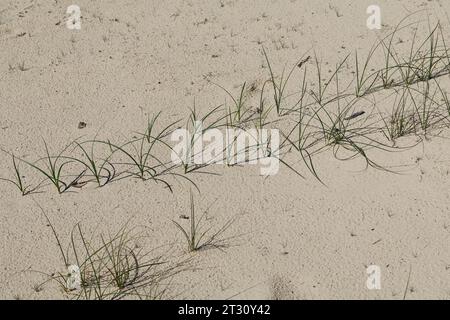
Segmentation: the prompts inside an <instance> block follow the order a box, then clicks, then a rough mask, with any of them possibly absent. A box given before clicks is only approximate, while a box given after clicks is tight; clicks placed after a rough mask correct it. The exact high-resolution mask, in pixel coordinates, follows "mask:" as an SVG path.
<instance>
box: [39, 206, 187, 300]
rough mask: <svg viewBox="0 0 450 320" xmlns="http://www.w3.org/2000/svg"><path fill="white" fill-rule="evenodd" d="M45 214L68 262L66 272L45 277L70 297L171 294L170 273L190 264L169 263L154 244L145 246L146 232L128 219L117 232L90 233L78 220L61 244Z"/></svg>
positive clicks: (100, 298) (102, 297) (121, 296)
mask: <svg viewBox="0 0 450 320" xmlns="http://www.w3.org/2000/svg"><path fill="white" fill-rule="evenodd" d="M44 214H45V213H44ZM45 217H46V219H47V221H48V224H49V226H50V227H51V229H52V233H53V236H54V237H55V239H56V242H57V245H58V247H59V251H60V254H61V258H62V262H63V264H64V267H65V268H67V271H66V272H61V271H59V272H55V273H53V274H51V275H48V276H49V279H48V280H47V281H46V282H53V283H56V284H57V285H58V286H59V287H60V288H61V289H62V292H63V293H64V295H65V297H67V298H69V299H76V300H121V299H131V298H133V299H146V300H147V299H152V300H153V299H162V298H167V294H168V290H169V285H170V282H171V279H173V277H174V276H176V275H177V274H179V273H180V272H182V271H184V270H186V268H187V263H188V261H182V262H176V263H171V262H169V261H168V260H167V259H166V258H164V256H162V255H157V256H155V253H154V252H153V251H152V250H151V251H145V249H144V248H143V247H141V246H139V245H138V244H137V242H138V241H141V240H143V239H145V238H146V236H144V235H142V234H141V233H140V232H139V231H138V230H137V228H131V229H130V228H128V227H127V225H125V226H124V227H122V228H120V229H119V230H118V231H117V232H116V233H113V234H109V233H108V234H107V235H103V234H100V235H98V236H97V237H88V236H87V234H86V232H85V231H84V230H83V228H82V227H81V224H77V225H76V226H75V228H74V229H73V230H72V232H71V233H70V243H69V245H68V246H67V248H66V249H63V246H62V243H61V241H60V238H59V236H58V234H57V232H56V230H55V228H54V227H53V225H52V224H51V222H50V220H49V218H48V217H47V215H45Z"/></svg>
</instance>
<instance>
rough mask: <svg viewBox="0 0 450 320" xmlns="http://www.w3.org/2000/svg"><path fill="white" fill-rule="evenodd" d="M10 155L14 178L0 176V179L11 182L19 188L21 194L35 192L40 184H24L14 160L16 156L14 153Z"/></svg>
mask: <svg viewBox="0 0 450 320" xmlns="http://www.w3.org/2000/svg"><path fill="white" fill-rule="evenodd" d="M11 157H12V163H13V167H14V179H6V178H0V180H3V181H6V182H9V183H12V184H13V185H15V186H16V187H17V189H19V191H20V192H21V193H22V196H26V195H29V194H33V193H36V192H37V189H38V188H39V186H40V184H39V185H37V186H35V187H31V186H29V185H26V184H25V182H24V177H23V176H22V174H21V172H20V167H19V165H18V164H17V162H16V157H15V156H14V155H11Z"/></svg>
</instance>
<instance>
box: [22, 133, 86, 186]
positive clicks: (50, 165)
mask: <svg viewBox="0 0 450 320" xmlns="http://www.w3.org/2000/svg"><path fill="white" fill-rule="evenodd" d="M70 145H72V143H70V144H68V145H67V146H66V147H65V148H64V149H63V150H62V151H61V152H60V153H59V154H58V155H57V156H51V155H50V151H49V149H48V146H47V143H46V142H45V140H44V149H45V156H44V157H42V158H40V159H39V160H38V161H36V162H34V163H32V162H29V161H27V160H24V159H20V160H21V161H22V162H24V163H26V164H28V165H29V166H30V167H32V168H34V169H36V170H37V171H38V172H40V173H41V174H42V175H43V176H44V179H46V180H48V181H49V182H50V183H51V184H52V185H53V186H54V187H55V188H56V190H57V191H58V193H60V194H61V193H64V192H65V191H67V190H68V189H69V188H71V187H72V186H75V185H77V183H78V181H79V179H80V178H81V177H82V176H83V175H84V171H83V172H81V173H80V174H78V175H77V176H76V177H75V178H74V179H72V180H70V182H65V181H63V175H62V172H63V169H64V167H66V166H67V165H68V164H69V163H71V162H73V160H67V157H65V156H63V154H64V152H65V151H66V150H67V149H68V148H69V147H70ZM39 162H44V165H38V163H39Z"/></svg>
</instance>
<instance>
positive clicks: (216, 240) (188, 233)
mask: <svg viewBox="0 0 450 320" xmlns="http://www.w3.org/2000/svg"><path fill="white" fill-rule="evenodd" d="M190 201H191V207H190V208H191V214H190V217H189V220H190V226H189V229H185V228H183V227H182V226H181V225H180V224H179V223H178V222H176V221H175V220H172V222H173V223H174V225H175V226H176V227H177V228H178V230H180V231H181V233H182V234H183V236H184V238H185V240H186V243H187V249H188V251H189V252H193V251H199V250H202V249H207V248H217V249H221V248H224V247H225V246H226V244H225V240H226V239H223V238H221V236H222V235H223V233H224V232H225V231H226V230H227V229H228V228H229V227H230V226H231V224H232V223H233V219H230V220H228V222H227V223H225V224H224V225H223V226H222V227H221V228H220V229H218V230H217V231H215V232H211V228H208V229H206V230H203V228H202V225H201V224H202V222H203V218H204V217H205V215H206V212H205V213H204V214H203V215H202V216H201V217H200V219H198V221H197V220H196V217H195V204H194V196H193V194H192V192H190Z"/></svg>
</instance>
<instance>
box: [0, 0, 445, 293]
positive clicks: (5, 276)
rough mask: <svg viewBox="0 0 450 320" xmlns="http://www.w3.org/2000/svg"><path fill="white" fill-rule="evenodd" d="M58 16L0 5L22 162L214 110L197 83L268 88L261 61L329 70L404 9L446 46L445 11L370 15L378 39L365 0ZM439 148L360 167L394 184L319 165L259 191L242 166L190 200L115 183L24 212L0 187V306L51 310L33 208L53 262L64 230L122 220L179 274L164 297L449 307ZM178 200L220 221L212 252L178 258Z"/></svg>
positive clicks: (9, 142) (47, 265)
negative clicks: (0, 302) (375, 24)
mask: <svg viewBox="0 0 450 320" xmlns="http://www.w3.org/2000/svg"><path fill="white" fill-rule="evenodd" d="M72 2H73V1H62V0H59V1H43V0H42V1H36V0H35V1H31V0H27V1H25V0H17V1H9V0H3V1H1V2H0V48H1V54H0V111H1V117H0V128H1V131H0V133H1V134H0V146H1V148H2V149H3V150H7V151H9V152H12V153H14V154H15V155H16V156H18V157H21V158H24V159H29V160H30V161H31V160H36V159H38V158H39V157H40V156H43V155H44V149H43V142H42V141H43V139H44V140H45V141H46V142H47V143H48V144H49V146H50V148H51V152H52V153H57V152H58V150H61V149H62V148H64V146H66V145H67V143H69V142H70V141H71V140H73V139H75V138H77V137H80V136H83V137H84V138H86V139H89V138H93V137H94V136H95V134H96V133H97V132H98V131H99V130H101V136H102V137H103V138H105V137H106V138H109V139H112V140H120V139H122V138H123V137H124V136H132V135H133V134H134V132H135V131H138V130H141V129H142V128H143V127H144V126H145V124H146V120H147V118H148V116H149V115H151V114H154V113H155V112H159V111H162V114H161V121H162V122H163V123H169V122H171V121H174V120H176V119H178V118H179V117H181V118H183V119H186V118H187V117H188V115H189V108H192V107H193V105H194V103H195V106H196V109H197V110H199V111H200V112H203V113H205V112H207V111H208V110H211V109H212V108H214V107H216V106H218V105H220V104H222V103H224V102H225V101H226V100H227V99H228V101H229V97H228V96H227V94H226V93H225V92H224V91H223V90H221V89H220V88H219V87H218V86H216V85H214V84H213V83H212V82H214V83H216V84H219V85H220V86H223V87H224V88H227V89H228V90H230V91H232V92H233V93H238V91H239V87H240V86H241V85H242V84H243V83H244V82H247V83H248V84H250V83H253V82H256V83H258V84H259V87H260V86H261V83H262V82H263V81H264V80H266V79H267V77H268V71H267V68H266V67H265V68H263V67H262V66H263V65H264V63H265V60H264V55H263V54H262V51H261V46H264V47H265V48H266V50H267V52H268V54H269V55H270V59H271V64H272V65H273V66H274V68H276V69H277V71H280V72H281V69H282V68H283V66H284V65H287V66H289V67H290V66H291V65H292V64H295V62H296V61H297V60H298V59H299V58H300V57H301V56H302V55H304V54H305V52H307V51H308V50H315V51H316V52H317V53H318V55H319V56H320V58H321V60H322V63H323V64H324V67H323V68H324V71H325V72H328V68H329V67H330V68H332V67H331V66H334V65H335V64H336V63H337V61H339V59H343V58H344V57H345V56H346V55H347V54H349V53H354V51H355V50H358V52H367V51H368V50H369V49H370V47H371V45H372V44H373V43H374V41H376V40H377V38H378V37H380V35H382V34H385V33H387V32H389V31H392V29H393V27H395V25H396V24H397V23H398V22H399V21H400V20H401V19H402V18H403V17H405V16H407V15H408V14H410V13H412V12H415V11H417V10H419V9H421V10H422V9H423V11H422V12H421V13H418V14H417V16H415V17H414V18H413V19H412V20H414V19H416V20H421V19H422V20H423V19H425V20H426V16H427V14H428V15H429V16H430V17H431V19H432V20H433V21H437V20H440V21H441V24H442V26H443V28H444V29H445V30H447V31H448V33H447V35H449V34H450V25H449V24H450V21H449V19H448V16H447V13H448V14H450V3H449V2H447V1H444V0H441V1H439V0H434V1H422V0H420V1H416V0H415V1H406V0H400V1H395V2H393V1H385V0H383V1H382V0H380V1H378V2H377V4H378V5H379V6H380V7H381V13H382V29H381V30H369V29H368V28H367V26H366V19H367V17H368V15H367V13H366V8H367V7H368V6H369V5H371V4H373V3H372V1H366V0H361V1H350V0H340V1H306V0H297V1H294V0H291V1H281V0H279V1H275V0H271V1H260V0H258V1H256V0H255V1H242V0H230V1H228V0H223V1H219V0H217V1H216V0H213V1H210V0H199V1H177V0H170V1H164V3H162V2H161V1H144V0H123V1H116V0H111V1H87V0H77V1H75V3H76V4H77V5H78V6H79V7H80V8H81V14H82V25H81V30H69V29H68V28H67V27H66V24H65V19H66V18H65V14H66V9H67V7H68V6H69V5H71V4H73V3H72ZM427 31H428V30H427V29H426V28H424V29H423V30H420V31H419V36H420V37H424V36H425V37H426V35H427ZM408 35H409V36H412V32H409V33H406V36H405V37H408ZM405 40H406V38H405ZM405 50H406V49H405ZM310 54H311V51H310ZM309 68H313V64H312V62H309ZM350 76H351V75H349V77H350ZM447 80H448V76H447ZM447 87H448V83H447ZM254 99H256V100H252V101H257V99H258V97H257V95H256V97H254ZM381 104H383V103H382V102H381ZM380 106H381V107H386V106H385V105H380ZM80 122H85V123H86V127H85V128H82V129H79V128H78V126H79V123H80ZM449 133H450V132H449V130H448V129H443V130H442V131H439V132H438V133H436V134H435V135H433V136H431V137H428V139H423V138H422V139H420V140H419V138H418V137H416V136H411V137H407V138H405V139H404V140H403V143H404V145H407V144H414V143H417V145H416V146H415V147H411V148H407V149H405V150H402V151H401V152H400V151H398V152H382V151H377V150H375V151H374V152H373V156H374V157H375V158H376V159H377V160H379V161H380V162H381V163H383V164H384V165H386V166H389V167H391V168H394V167H395V168H397V169H399V170H400V169H401V170H400V171H401V172H400V173H391V172H386V171H383V170H377V169H374V168H370V167H369V168H367V169H366V168H365V166H364V161H362V160H361V159H356V160H352V161H339V160H337V159H335V158H334V157H333V154H332V152H325V153H323V154H320V155H318V156H317V157H316V158H315V163H316V166H317V168H320V169H319V171H320V176H321V178H323V180H324V183H325V185H323V184H321V183H320V182H319V181H318V180H317V179H315V178H314V177H313V176H312V175H311V174H310V173H309V172H308V171H307V170H305V169H304V168H303V169H302V170H303V171H302V173H303V174H304V175H305V177H306V178H305V179H302V178H300V177H299V176H297V175H295V174H293V172H292V171H291V170H289V169H288V168H287V167H285V166H281V167H280V171H279V172H278V174H276V175H274V176H271V177H269V178H267V179H265V178H264V177H261V176H260V175H259V170H258V167H257V166H243V167H227V166H215V167H214V169H213V170H214V172H216V173H218V174H219V175H195V176H194V177H193V179H194V180H195V182H196V184H197V185H198V186H199V188H200V191H201V192H200V193H198V192H197V191H196V190H195V188H193V187H192V185H190V184H189V183H186V182H180V183H174V185H173V193H171V192H170V191H169V190H168V189H167V188H165V187H164V185H163V184H161V183H158V184H156V183H154V182H152V181H147V182H142V181H140V180H139V179H132V178H130V179H123V180H120V181H116V182H114V183H111V184H108V185H107V186H105V187H103V188H96V187H95V185H92V184H88V185H86V186H84V187H83V188H81V189H75V190H73V191H74V192H66V193H63V194H61V195H60V194H58V193H57V192H55V190H54V189H53V188H51V186H47V187H45V188H43V189H42V191H43V192H42V193H38V194H33V195H28V196H25V197H23V196H22V195H21V194H20V192H18V190H17V189H16V188H15V187H14V186H13V185H11V184H9V183H6V182H4V181H0V221H1V223H0V235H1V241H0V298H2V299H13V298H15V299H61V298H64V297H65V295H64V294H63V293H62V292H61V289H60V288H59V287H58V286H57V285H55V284H54V283H52V282H46V283H44V282H45V280H46V276H45V275H44V274H43V273H47V274H51V273H53V272H57V271H63V270H64V268H65V267H64V264H63V262H62V260H61V256H60V252H59V249H58V246H57V243H56V241H55V239H54V237H53V234H52V231H51V229H50V227H49V226H48V223H47V221H46V219H45V217H44V216H43V214H42V212H41V210H40V208H39V207H38V205H37V204H39V205H40V206H41V207H42V208H43V210H44V212H45V213H46V214H47V216H48V217H49V219H50V220H51V222H52V224H53V226H54V227H55V229H56V230H57V231H58V234H59V236H60V238H61V241H62V242H63V246H64V247H65V246H67V244H68V243H69V241H70V232H71V230H72V229H73V227H74V226H75V225H76V224H77V223H81V224H82V226H83V227H84V229H85V230H86V232H87V233H88V234H90V235H95V234H99V233H100V232H108V231H109V230H112V231H116V230H118V229H119V228H120V227H122V226H123V225H124V224H125V223H126V222H127V221H131V222H130V224H132V225H136V226H141V228H142V229H143V230H144V232H145V234H146V235H147V236H148V238H147V239H146V241H143V243H142V244H141V245H142V246H144V247H145V248H146V249H147V250H151V249H152V248H157V247H159V249H158V250H159V251H161V248H166V246H168V247H170V250H168V251H167V252H166V254H167V256H168V259H172V258H174V259H187V258H189V259H191V260H192V261H190V262H189V267H188V268H186V270H183V272H181V273H179V274H177V275H176V276H175V278H174V279H173V281H172V282H171V284H170V289H169V290H168V294H167V297H168V298H169V297H172V298H192V299H227V298H235V299H382V298H383V299H402V298H407V299H448V298H449V297H450V250H449V240H450V238H449V237H450V228H449V226H450V217H449V214H448V213H449V206H450V200H449V196H450V188H449V187H450V182H449V181H450V180H449V179H448V177H449V176H448V174H449V163H450V149H449V148H448V143H449V142H448V140H447V139H446V138H445V137H446V136H449ZM0 159H1V160H0V177H11V176H12V174H13V169H12V164H11V158H10V156H9V155H8V154H6V153H4V152H3V153H1V155H0ZM300 168H302V167H301V166H300ZM190 190H193V191H192V192H193V194H194V198H195V206H196V208H197V210H198V212H199V213H200V214H201V213H202V212H204V211H207V216H206V217H207V218H206V219H205V223H206V224H205V226H206V228H208V227H212V228H213V229H218V228H220V227H221V226H222V225H224V224H225V223H226V222H227V221H228V220H229V219H230V218H233V219H234V222H233V223H232V224H231V226H230V227H229V228H228V229H227V230H226V232H225V233H224V237H225V238H229V239H227V247H226V248H220V249H217V248H209V249H208V250H200V251H198V252H194V253H187V252H186V244H185V240H184V239H183V236H182V234H181V233H180V231H179V230H178V229H177V228H176V226H175V225H174V223H173V222H172V220H175V221H177V222H179V223H180V224H183V225H184V226H187V225H186V223H187V221H188V220H186V219H182V218H180V216H181V215H189V207H190V201H189V193H190ZM161 246H162V247H161ZM164 250H165V249H164ZM164 250H163V251H164ZM370 265H376V266H379V269H380V272H381V278H380V281H381V282H380V283H381V288H380V289H379V290H369V288H368V287H367V284H366V282H367V279H368V276H369V275H368V274H367V273H366V270H367V267H368V266H370ZM42 283H44V284H43V285H41V286H40V284H42Z"/></svg>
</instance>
